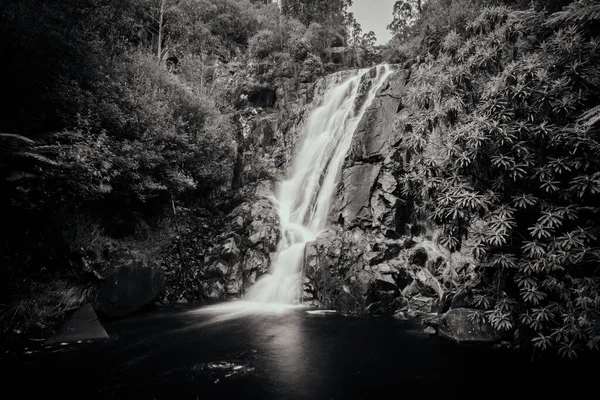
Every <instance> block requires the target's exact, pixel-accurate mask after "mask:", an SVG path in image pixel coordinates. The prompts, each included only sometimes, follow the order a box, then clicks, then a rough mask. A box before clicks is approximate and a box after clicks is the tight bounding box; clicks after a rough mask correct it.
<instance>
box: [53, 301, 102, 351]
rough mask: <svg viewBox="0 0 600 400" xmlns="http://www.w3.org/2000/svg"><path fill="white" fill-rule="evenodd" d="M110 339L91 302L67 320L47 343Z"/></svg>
mask: <svg viewBox="0 0 600 400" xmlns="http://www.w3.org/2000/svg"><path fill="white" fill-rule="evenodd" d="M105 339H109V337H108V334H107V333H106V331H105V330H104V327H103V326H102V324H101V323H100V321H99V320H98V316H97V315H96V312H95V311H94V308H93V307H92V305H91V304H86V305H84V306H83V307H81V308H80V309H79V310H77V311H75V313H74V314H73V315H72V316H71V318H69V320H68V321H67V322H65V323H64V324H63V325H62V326H61V327H60V329H59V330H58V332H57V333H56V334H55V335H53V336H52V337H50V338H49V339H48V340H47V341H46V344H56V343H68V342H75V341H79V340H81V341H87V340H105Z"/></svg>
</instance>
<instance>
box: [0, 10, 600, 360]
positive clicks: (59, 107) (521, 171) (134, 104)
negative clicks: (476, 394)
mask: <svg viewBox="0 0 600 400" xmlns="http://www.w3.org/2000/svg"><path fill="white" fill-rule="evenodd" d="M538 3H539V4H538ZM538 3H536V2H534V3H533V4H531V2H530V1H526V0H488V1H485V0H428V1H425V0H400V1H398V2H397V3H396V6H395V7H394V10H393V20H392V23H391V24H390V26H389V29H391V30H392V31H393V32H394V34H395V36H394V38H393V39H392V41H391V42H390V44H389V46H388V49H387V57H388V60H389V61H390V62H391V63H394V64H402V65H404V66H405V67H406V68H409V69H410V79H409V83H408V86H407V88H406V93H405V95H404V96H403V98H402V102H403V104H402V110H401V111H400V113H399V115H398V119H397V121H396V122H397V123H396V128H397V129H398V130H399V131H401V132H402V135H403V138H404V139H403V143H404V145H405V147H406V148H407V149H408V154H409V157H407V159H406V160H405V161H406V162H405V165H404V167H403V169H402V170H399V171H396V175H397V177H398V179H400V180H401V181H402V183H403V184H404V185H403V186H404V193H403V195H404V196H405V197H406V198H408V199H412V202H413V203H414V204H415V205H416V209H417V210H418V212H419V213H420V215H421V216H422V217H423V218H428V219H429V220H430V222H432V223H433V224H434V225H435V226H436V227H437V228H438V231H439V237H438V238H437V239H438V241H439V243H440V244H441V245H443V246H445V247H446V248H448V249H450V250H454V251H460V252H463V253H465V254H469V255H470V256H471V257H473V259H474V260H476V263H477V266H478V271H479V273H478V275H477V276H476V277H475V278H473V277H468V276H466V275H467V272H466V271H455V274H454V275H452V276H448V277H447V280H446V281H445V282H443V283H444V284H445V285H446V286H447V287H448V288H449V289H451V290H452V291H454V292H456V295H457V296H464V297H465V299H466V300H467V301H468V302H469V303H470V304H471V305H472V306H473V307H475V308H480V309H483V310H485V311H486V315H487V318H488V319H489V321H490V322H491V323H492V324H493V325H494V327H496V328H497V329H499V330H502V331H506V332H509V333H510V334H512V335H514V337H515V338H516V339H517V340H518V341H520V342H521V343H522V344H523V345H525V346H529V345H531V346H533V347H534V348H536V349H540V350H547V349H555V350H556V351H558V353H559V354H561V355H563V356H566V357H575V356H576V355H577V354H579V353H580V352H581V351H582V350H584V349H598V347H599V345H600V313H599V311H598V310H600V278H599V277H598V273H597V271H598V266H599V265H600V241H599V237H600V206H599V204H600V158H599V157H598V155H599V154H600V103H599V100H598V99H599V94H600V68H599V67H598V66H599V65H600V6H599V5H598V3H597V2H595V1H592V0H579V1H574V2H572V1H568V0H554V1H548V2H538ZM542 3H543V4H542ZM350 4H351V1H348V0H335V1H332V0H283V1H282V2H281V10H280V9H279V8H278V6H277V5H275V4H271V2H270V1H265V0H254V1H251V0H60V1H45V0H23V1H19V2H8V1H4V2H0V15H1V17H2V24H0V37H1V38H2V39H1V40H2V46H3V50H4V54H5V55H6V57H5V58H4V62H3V67H4V70H3V72H4V73H3V76H2V79H3V96H2V97H1V98H0V174H1V175H2V176H1V178H0V191H1V192H2V198H1V201H2V204H0V206H1V208H0V210H1V212H2V220H3V226H2V228H0V249H1V250H0V256H1V260H2V265H3V267H2V269H1V270H0V282H1V286H0V297H1V299H0V303H1V304H2V306H1V307H3V309H2V312H1V314H2V321H3V323H5V325H6V326H7V327H9V328H10V329H13V330H14V328H15V326H17V325H15V323H14V322H15V321H16V322H19V323H21V322H23V321H25V323H26V324H25V326H26V325H27V323H30V324H34V323H38V322H49V321H52V320H54V319H57V318H60V316H61V313H62V312H63V311H65V310H67V309H70V308H72V307H75V306H77V305H79V304H80V303H82V302H84V301H86V299H87V297H88V296H90V295H91V293H92V290H91V286H90V285H88V281H89V280H93V275H92V276H91V277H90V276H87V275H86V274H85V273H86V272H87V273H89V272H90V271H89V269H86V268H87V267H86V265H85V263H82V261H81V254H80V253H81V252H82V250H83V252H86V254H87V252H89V250H90V249H91V250H94V251H95V250H101V249H103V248H105V247H107V246H109V245H110V243H112V242H114V241H120V242H121V243H126V244H127V246H128V247H130V248H135V247H141V248H142V249H143V251H144V252H148V253H151V254H155V253H156V252H158V251H160V250H161V249H162V248H163V247H164V246H165V244H167V245H168V246H172V245H173V238H174V237H175V235H174V232H173V231H174V229H175V228H174V221H173V214H172V210H174V209H175V208H176V207H175V204H176V203H178V204H180V205H182V204H186V201H187V202H188V203H187V204H188V205H189V204H195V205H196V206H198V205H199V206H202V207H206V208H207V209H209V211H207V214H208V215H211V216H213V217H212V218H214V219H215V220H216V218H215V217H214V215H217V214H218V213H219V212H220V211H219V210H217V209H216V207H215V204H216V202H215V200H214V198H215V197H217V196H221V195H223V194H224V193H225V195H227V194H228V193H230V192H231V191H232V187H233V188H237V186H239V185H237V184H236V183H235V182H238V183H239V176H236V174H239V168H240V166H239V165H237V164H236V163H238V161H239V152H240V145H241V138H242V136H243V135H242V126H241V125H240V121H239V114H240V112H241V111H242V109H243V108H244V107H245V105H246V103H244V101H241V100H240V99H247V98H248V95H251V94H252V91H253V90H255V89H257V88H260V87H261V85H262V84H264V82H258V80H255V79H254V78H255V77H253V76H251V75H252V73H253V72H252V71H253V69H252V68H246V66H247V65H257V64H260V65H263V66H267V67H266V69H267V70H268V71H270V74H267V76H269V77H275V76H276V75H277V73H278V70H279V69H285V68H288V67H290V69H293V70H294V71H296V74H295V75H294V76H295V78H297V79H299V80H303V81H309V80H311V79H316V78H317V77H318V76H320V75H322V74H324V73H326V68H325V66H326V65H327V63H328V62H330V56H331V54H330V53H331V48H332V47H337V46H372V45H373V44H374V42H375V38H374V35H373V33H372V32H369V33H366V34H365V33H363V32H362V29H361V27H360V24H358V23H357V22H356V19H355V18H354V16H353V15H352V14H351V13H348V12H347V9H348V6H349V5H350ZM563 7H565V8H563ZM232 71H233V72H232ZM232 73H235V74H239V75H235V76H236V79H231V74H232ZM240 76H241V77H244V79H240ZM264 79H265V78H264V77H263V80H264ZM232 80H236V81H235V82H232ZM216 223H217V222H216V221H215V224H216ZM159 228H160V229H159ZM74 254H76V255H78V256H74ZM182 261H183V260H182ZM49 282H50V283H49ZM32 314H34V315H33V316H32ZM19 326H23V324H21V325H19Z"/></svg>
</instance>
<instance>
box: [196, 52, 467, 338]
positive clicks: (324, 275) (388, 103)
mask: <svg viewBox="0 0 600 400" xmlns="http://www.w3.org/2000/svg"><path fill="white" fill-rule="evenodd" d="M352 57H354V55H352V54H350V53H349V52H348V49H332V55H331V60H330V63H332V64H336V63H337V64H336V65H348V64H349V63H353V62H355V61H356V60H354V61H353V60H352V59H351V58H352ZM288 67H290V68H287V67H286V68H280V71H284V70H285V71H286V72H285V73H284V74H283V72H282V74H280V75H277V77H274V78H273V79H275V80H276V81H277V80H278V79H279V81H278V82H279V83H278V84H277V85H276V86H277V87H276V90H275V95H274V97H270V98H276V101H275V103H274V104H272V105H271V103H269V102H268V101H264V102H262V103H261V104H262V105H263V106H264V107H272V108H274V109H277V112H275V111H274V110H272V111H265V110H263V111H260V110H259V112H254V111H252V112H249V113H248V114H247V116H246V117H245V118H246V119H245V120H244V121H245V122H244V123H245V125H244V127H245V128H244V129H245V130H244V134H243V136H244V145H243V146H242V147H243V149H242V150H243V152H242V153H243V154H242V156H241V160H242V162H241V163H240V182H241V183H242V185H241V187H242V189H243V190H245V191H246V193H245V194H244V201H242V202H240V203H239V204H237V205H236V207H235V208H234V209H233V211H232V212H230V213H229V217H228V218H229V220H230V222H229V224H228V227H227V229H226V231H225V233H223V234H222V235H220V236H218V237H217V238H216V239H215V242H216V245H215V246H214V248H213V249H212V250H211V251H210V252H209V253H210V254H209V255H208V256H207V257H205V264H206V265H207V266H208V268H207V269H208V273H207V274H206V275H205V276H204V277H202V278H201V281H202V283H201V286H202V288H203V289H202V291H203V292H204V295H205V296H206V297H208V298H221V297H230V296H235V297H239V296H242V295H243V294H244V292H245V290H246V289H247V288H248V287H249V286H250V285H252V284H253V283H254V282H255V281H256V279H257V278H258V277H260V276H261V275H262V274H264V273H266V272H267V271H268V269H269V266H270V263H271V260H272V259H273V257H274V255H275V252H276V251H277V244H278V241H279V229H280V227H279V216H278V212H277V208H276V205H275V203H274V202H273V194H274V193H275V186H274V184H273V183H272V182H273V181H275V180H278V179H283V178H285V173H284V171H288V170H289V167H290V164H291V161H292V160H293V157H294V154H293V149H294V148H295V147H297V146H296V144H297V143H298V141H299V140H302V138H301V133H302V129H303V124H304V121H306V120H307V118H308V116H309V114H310V112H311V111H312V110H313V109H315V108H316V107H318V106H319V105H320V104H321V102H322V100H323V98H324V94H325V93H326V91H327V89H328V88H329V87H331V86H332V85H334V84H336V83H341V82H342V81H344V80H346V79H347V78H348V76H350V75H351V74H354V73H355V71H340V72H337V73H335V74H331V75H328V76H326V77H324V78H323V79H320V80H319V81H317V82H314V83H308V82H305V83H302V82H301V81H298V80H294V79H292V78H291V77H292V76H294V74H295V72H294V67H293V66H288ZM334 70H335V68H334ZM408 78H409V76H408V72H407V71H406V70H403V69H398V70H396V71H395V72H393V73H392V74H391V76H390V77H389V78H388V81H387V82H386V83H385V84H384V85H383V86H382V87H381V89H380V90H379V91H378V93H377V94H376V96H375V98H374V100H373V102H372V103H371V105H370V106H369V107H368V109H367V110H366V111H365V113H364V116H363V118H362V119H361V121H360V122H359V124H358V126H357V128H356V130H355V132H352V142H351V144H350V148H349V151H348V154H347V155H346V158H345V161H344V165H343V167H342V169H341V171H340V173H339V175H338V177H337V179H338V181H337V192H336V194H335V196H334V199H333V201H332V204H331V206H330V210H329V215H328V229H327V230H325V231H324V232H322V233H321V234H320V235H319V236H318V237H317V238H316V240H315V241H313V242H311V243H308V244H307V246H306V248H305V251H304V259H303V276H302V278H303V282H302V283H303V297H302V301H303V302H304V303H308V304H312V305H317V306H321V307H324V308H334V309H338V310H341V311H343V312H350V313H371V314H394V315H403V316H405V317H410V316H417V315H423V316H428V318H429V317H433V316H434V315H435V314H442V313H445V312H452V313H451V314H447V315H448V318H449V321H451V323H450V324H449V325H448V326H449V327H450V328H452V329H454V327H455V326H458V325H456V324H455V325H453V324H454V322H455V319H453V318H454V317H455V316H454V313H457V311H453V309H456V308H459V307H458V306H465V305H466V304H468V296H466V295H464V294H462V293H458V294H457V293H456V288H457V287H464V286H465V282H463V281H459V279H462V278H459V276H462V277H465V276H472V278H469V279H472V280H473V283H476V281H477V277H476V275H477V274H476V273H475V272H474V271H473V274H471V273H467V274H465V271H467V272H468V271H471V270H472V262H473V260H472V259H470V258H469V256H468V255H466V254H451V253H450V252H448V251H447V250H445V249H444V248H442V247H441V246H439V245H438V244H437V242H436V239H435V236H436V232H435V230H434V229H433V227H432V226H430V225H429V224H428V223H427V222H426V221H427V218H426V216H424V215H420V214H419V212H418V211H417V210H416V207H415V206H414V204H413V200H412V199H411V198H409V197H406V195H404V194H403V190H402V189H403V188H402V180H401V177H402V176H403V174H404V172H405V170H406V168H407V165H408V164H409V163H410V160H411V157H412V154H411V152H410V150H409V148H407V146H406V145H405V143H404V142H403V137H402V135H403V134H402V129H399V127H398V126H397V122H396V121H397V119H398V118H399V116H401V115H402V110H403V104H402V99H403V98H404V97H405V96H406V95H407V94H406V93H405V85H406V82H407V81H408ZM282 79H283V83H282V81H281V80H282ZM267 86H268V85H267ZM261 87H265V86H264V85H263V86H261ZM363 87H364V90H363V91H362V92H361V93H360V94H359V98H360V100H362V101H360V100H359V101H358V102H357V103H358V105H357V107H361V106H362V105H364V101H365V100H366V95H367V93H368V89H369V87H368V85H367V84H365V85H361V88H363ZM261 90H262V89H261ZM264 94H265V96H266V92H264ZM267 97H268V96H267ZM252 101H254V103H256V101H255V99H252ZM256 104H258V103H256ZM457 271H460V274H459V273H458V272H457ZM471 286H472V287H475V284H473V285H471ZM448 310H450V311H448ZM461 315H462V314H461ZM463 326H464V325H463ZM450 328H448V329H449V330H448V332H454V331H453V330H452V329H450ZM460 329H462V328H460ZM460 329H458V330H457V332H462V330H460ZM468 331H469V330H467V332H468ZM456 335H458V336H460V334H456ZM463 336H464V335H463ZM460 337H462V336H460ZM459 340H462V339H459Z"/></svg>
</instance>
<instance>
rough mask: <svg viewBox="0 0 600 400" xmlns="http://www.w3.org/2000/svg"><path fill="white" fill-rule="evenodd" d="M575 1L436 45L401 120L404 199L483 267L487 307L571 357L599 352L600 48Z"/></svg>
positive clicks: (471, 28) (495, 10) (500, 324)
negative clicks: (406, 159)
mask: <svg viewBox="0 0 600 400" xmlns="http://www.w3.org/2000/svg"><path fill="white" fill-rule="evenodd" d="M577 3H578V4H573V5H571V6H570V7H568V8H566V9H565V11H563V12H561V13H558V14H552V15H547V14H545V13H544V12H543V11H536V10H534V9H528V10H521V11H517V10H511V9H509V8H506V7H502V6H500V7H492V8H484V9H483V10H482V11H481V12H480V13H479V15H478V16H477V17H476V18H473V19H472V20H471V21H470V22H469V23H468V24H467V25H466V27H465V29H464V31H457V30H448V31H447V33H445V35H444V36H443V37H438V38H436V39H435V43H436V44H434V43H433V42H432V41H429V42H428V43H426V47H425V48H426V49H428V50H429V54H427V55H426V57H425V59H424V61H423V62H422V63H420V64H418V65H415V66H414V67H413V70H412V74H411V78H410V83H409V85H408V87H407V96H406V104H405V108H404V109H403V110H402V111H401V112H400V114H399V116H398V120H397V126H398V129H400V130H402V131H403V132H404V135H405V136H404V137H405V139H404V141H405V145H406V147H407V149H408V151H409V153H410V155H411V157H410V161H409V162H408V163H407V165H406V166H405V169H406V172H405V173H403V174H402V181H403V184H404V191H405V193H406V194H407V195H408V194H410V196H411V197H413V198H415V199H416V203H417V205H418V209H419V211H420V212H421V213H423V214H424V215H428V216H429V218H430V220H431V221H432V222H433V223H435V224H436V226H438V227H439V229H440V232H441V235H440V238H439V243H440V244H442V245H443V246H445V247H446V248H448V249H449V250H452V251H459V250H460V251H463V252H469V253H470V254H471V255H472V256H473V257H474V258H475V259H476V260H478V263H479V265H480V275H481V277H482V279H481V282H482V283H481V284H480V285H479V287H478V288H477V291H478V293H479V294H478V296H479V298H480V299H485V301H483V300H482V301H480V302H478V303H477V304H478V306H479V307H480V308H483V309H485V310H487V316H488V319H489V320H490V322H491V323H492V324H493V325H494V326H495V327H496V328H497V329H500V330H511V331H513V332H515V335H516V336H517V337H519V338H520V339H521V340H523V341H525V342H528V343H530V344H531V345H533V347H534V348H536V349H541V350H545V349H549V348H553V349H555V351H558V353H559V354H561V355H562V356H566V357H571V358H572V357H574V356H576V355H577V354H578V353H579V352H580V351H581V350H583V349H585V348H588V349H598V344H599V343H600V313H599V312H598V310H599V309H600V308H599V306H600V279H599V278H598V277H597V268H598V263H599V262H600V241H599V240H598V238H599V235H600V230H599V226H600V224H599V221H600V207H599V204H600V159H599V158H598V154H600V131H599V129H598V121H599V118H598V106H599V105H598V103H597V102H598V100H597V93H598V92H599V91H600V79H599V78H600V72H599V69H598V65H600V58H599V55H600V52H599V51H598V50H599V49H598V48H599V43H600V41H599V38H598V37H594V36H593V35H592V34H591V33H592V32H594V31H593V30H590V29H589V20H588V19H585V20H584V19H581V18H579V17H576V15H580V11H579V10H580V7H584V8H585V7H588V8H587V10H588V11H590V14H589V15H593V11H594V7H595V4H592V3H591V2H585V1H581V2H577ZM571 14H573V15H575V16H573V17H569V15H571ZM558 20H562V21H571V22H572V23H570V24H569V25H567V26H556V25H555V23H556V21H558ZM438 32H439V33H441V32H443V30H441V29H440V30H439V31H438ZM423 38H424V39H427V38H429V39H431V38H432V36H428V35H426V36H423Z"/></svg>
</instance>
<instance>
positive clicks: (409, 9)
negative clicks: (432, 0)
mask: <svg viewBox="0 0 600 400" xmlns="http://www.w3.org/2000/svg"><path fill="white" fill-rule="evenodd" d="M423 1H424V0H398V1H396V3H394V11H393V16H394V18H393V20H392V22H391V23H390V24H389V25H388V26H387V29H389V30H390V31H392V33H393V34H394V35H398V36H404V35H406V34H407V33H408V28H410V27H411V26H412V25H414V23H415V22H416V20H417V18H418V17H419V15H420V14H421V12H422V2H423Z"/></svg>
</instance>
